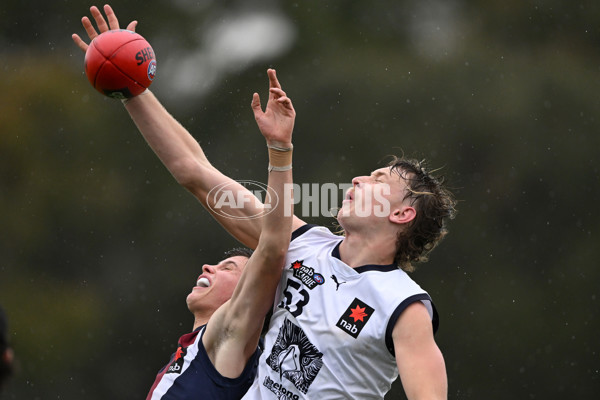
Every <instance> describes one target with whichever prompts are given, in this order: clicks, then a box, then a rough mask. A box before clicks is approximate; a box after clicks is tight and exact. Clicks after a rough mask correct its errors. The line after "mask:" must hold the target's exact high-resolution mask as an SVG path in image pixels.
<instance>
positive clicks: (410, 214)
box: [389, 206, 417, 224]
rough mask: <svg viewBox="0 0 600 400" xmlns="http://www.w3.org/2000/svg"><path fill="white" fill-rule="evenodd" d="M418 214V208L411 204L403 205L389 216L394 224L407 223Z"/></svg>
mask: <svg viewBox="0 0 600 400" xmlns="http://www.w3.org/2000/svg"><path fill="white" fill-rule="evenodd" d="M416 216H417V210H415V209H414V207H411V206H402V207H400V208H396V209H394V210H392V212H391V213H390V216H389V220H390V222H392V223H394V224H407V223H409V222H410V221H412V220H413V219H415V217H416Z"/></svg>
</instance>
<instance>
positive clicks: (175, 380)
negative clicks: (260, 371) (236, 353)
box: [146, 325, 260, 400]
mask: <svg viewBox="0 0 600 400" xmlns="http://www.w3.org/2000/svg"><path fill="white" fill-rule="evenodd" d="M205 328H206V325H204V326H201V327H200V328H198V329H196V330H194V332H191V333H187V334H185V335H183V336H182V337H181V338H180V339H179V342H178V346H177V351H176V352H175V353H174V354H173V355H172V356H171V360H170V361H169V363H168V364H167V365H166V366H165V367H164V368H163V369H161V370H160V371H159V372H158V375H157V376H156V379H155V381H154V384H153V385H152V388H151V389H150V392H149V393H148V396H147V397H146V400H158V399H160V400H187V399H190V400H191V399H194V400H198V399H209V400H210V399H218V400H238V399H240V398H241V397H242V396H243V395H244V393H246V391H247V390H248V388H249V387H250V385H251V384H252V381H253V380H254V377H255V376H256V369H257V364H258V358H259V356H260V350H259V349H258V348H257V349H256V351H255V352H254V354H253V355H252V356H251V357H250V360H248V364H246V367H245V368H244V371H243V372H242V374H241V375H240V376H239V377H237V378H235V379H232V378H227V377H224V376H222V375H221V374H220V373H219V372H217V370H216V369H215V367H214V366H213V364H212V362H211V361H210V359H209V358H208V354H206V349H205V348H204V345H203V343H202V335H203V334H204V329H205Z"/></svg>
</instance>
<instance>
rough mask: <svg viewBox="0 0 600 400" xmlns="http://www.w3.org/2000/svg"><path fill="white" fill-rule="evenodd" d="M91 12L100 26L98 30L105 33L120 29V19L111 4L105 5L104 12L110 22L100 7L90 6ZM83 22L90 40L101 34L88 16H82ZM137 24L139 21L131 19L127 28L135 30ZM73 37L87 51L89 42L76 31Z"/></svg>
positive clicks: (78, 45)
mask: <svg viewBox="0 0 600 400" xmlns="http://www.w3.org/2000/svg"><path fill="white" fill-rule="evenodd" d="M90 12H91V13H92V17H93V18H94V21H96V25H97V26H98V31H100V33H104V32H107V31H109V30H116V29H119V20H118V19H117V16H116V15H115V12H114V11H113V9H112V8H111V6H109V5H108V4H107V5H105V6H104V12H105V13H106V19H107V20H108V24H107V23H106V20H105V19H104V17H103V16H102V13H101V12H100V10H99V9H98V7H96V6H92V7H90ZM81 23H82V24H83V28H84V29H85V31H86V32H87V34H88V37H89V38H90V41H91V40H94V38H95V37H96V36H98V35H99V33H98V32H97V31H96V29H94V26H93V25H92V21H90V19H89V18H88V17H83V18H81ZM136 25H137V21H131V22H130V23H129V25H127V30H130V31H134V32H135V27H136ZM71 37H72V38H73V41H74V42H75V44H76V45H77V47H79V48H80V49H81V50H83V51H84V52H85V51H87V48H88V44H87V43H86V42H84V41H83V39H81V37H79V35H78V34H76V33H74V34H73V35H72V36H71Z"/></svg>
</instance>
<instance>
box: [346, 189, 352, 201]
mask: <svg viewBox="0 0 600 400" xmlns="http://www.w3.org/2000/svg"><path fill="white" fill-rule="evenodd" d="M353 197H354V191H353V190H352V189H348V191H347V192H346V197H345V198H344V200H348V201H352V200H353Z"/></svg>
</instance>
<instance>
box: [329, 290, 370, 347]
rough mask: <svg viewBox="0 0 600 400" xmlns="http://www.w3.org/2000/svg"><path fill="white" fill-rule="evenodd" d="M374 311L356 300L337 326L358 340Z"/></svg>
mask: <svg viewBox="0 0 600 400" xmlns="http://www.w3.org/2000/svg"><path fill="white" fill-rule="evenodd" d="M374 311H375V310H374V309H373V308H372V307H370V306H369V305H368V304H365V303H364V302H362V301H361V300H359V299H357V298H354V301H353V302H352V304H350V306H349V307H348V309H347V310H346V312H344V314H343V315H342V316H341V317H340V320H339V321H338V322H337V324H336V325H335V326H337V327H338V328H340V329H341V330H343V331H344V332H346V333H347V334H348V335H350V336H352V337H353V338H354V339H356V338H357V337H358V335H359V334H360V331H362V329H363V328H364V327H365V325H366V323H367V322H369V318H371V315H373V312H374Z"/></svg>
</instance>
